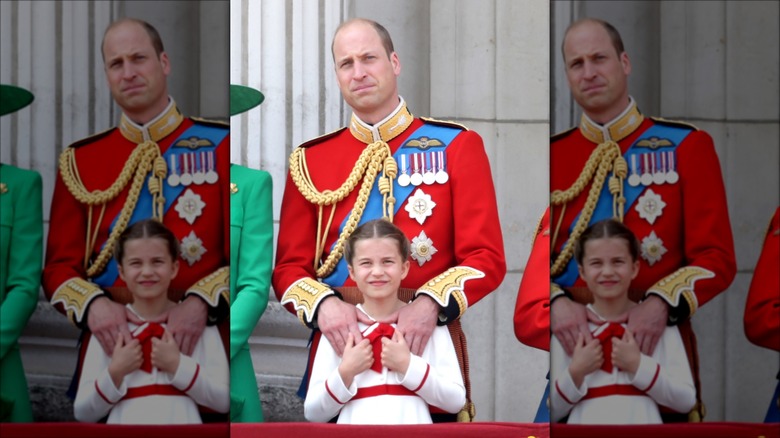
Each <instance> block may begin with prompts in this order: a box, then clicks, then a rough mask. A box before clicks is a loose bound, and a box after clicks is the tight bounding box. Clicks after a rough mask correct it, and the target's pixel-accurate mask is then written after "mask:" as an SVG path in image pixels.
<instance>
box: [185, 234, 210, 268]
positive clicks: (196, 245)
mask: <svg viewBox="0 0 780 438" xmlns="http://www.w3.org/2000/svg"><path fill="white" fill-rule="evenodd" d="M205 253H206V248H205V247H203V241H202V240H200V237H198V236H196V235H195V231H190V234H188V235H187V236H185V237H184V239H182V240H181V258H183V259H184V260H186V261H187V263H188V264H189V265H190V266H192V265H193V264H195V262H197V261H199V260H200V258H201V256H202V255H203V254H205Z"/></svg>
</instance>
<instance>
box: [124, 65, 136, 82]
mask: <svg viewBox="0 0 780 438" xmlns="http://www.w3.org/2000/svg"><path fill="white" fill-rule="evenodd" d="M135 74H136V73H135V67H133V66H132V65H131V63H129V62H126V63H124V65H122V78H123V79H132V78H133V77H135Z"/></svg>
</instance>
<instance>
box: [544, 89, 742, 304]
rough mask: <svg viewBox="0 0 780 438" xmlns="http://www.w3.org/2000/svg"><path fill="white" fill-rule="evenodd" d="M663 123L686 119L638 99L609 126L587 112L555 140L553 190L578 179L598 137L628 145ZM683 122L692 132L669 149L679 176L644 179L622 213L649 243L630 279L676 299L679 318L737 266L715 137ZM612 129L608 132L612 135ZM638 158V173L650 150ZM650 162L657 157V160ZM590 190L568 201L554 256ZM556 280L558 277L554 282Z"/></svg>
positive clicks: (719, 287)
mask: <svg viewBox="0 0 780 438" xmlns="http://www.w3.org/2000/svg"><path fill="white" fill-rule="evenodd" d="M656 124H673V125H675V126H681V125H679V124H674V122H668V121H662V120H658V119H650V118H645V117H643V116H642V115H641V114H640V113H639V111H638V110H636V105H635V104H634V102H633V100H632V102H631V105H630V106H629V108H627V109H626V111H625V112H624V113H623V114H622V115H621V116H620V117H618V118H617V119H616V120H615V121H613V122H611V123H609V124H607V127H606V128H604V129H603V130H602V129H600V128H599V127H598V126H597V125H595V124H594V123H593V122H590V121H589V120H588V119H587V117H583V123H582V124H581V126H580V129H577V130H571V131H569V132H567V133H564V134H562V135H559V136H556V137H554V138H553V139H552V141H551V144H550V160H551V162H552V163H553V165H552V168H551V172H550V190H551V191H552V192H555V191H556V190H565V189H568V188H569V187H571V186H572V184H573V183H574V182H575V180H576V179H577V177H578V176H579V175H580V173H581V172H582V169H583V166H584V163H585V162H586V161H587V160H588V157H589V156H590V154H591V153H592V152H593V150H594V149H595V148H596V147H597V146H598V144H599V143H602V142H603V141H604V140H608V139H609V138H607V137H608V136H611V137H612V139H613V140H617V143H618V145H619V146H620V150H621V152H623V153H625V152H626V150H627V149H628V148H629V147H630V146H631V145H632V144H634V143H635V142H636V141H637V140H638V139H639V138H640V136H641V135H642V134H643V133H644V132H645V131H647V130H648V129H650V128H651V127H653V126H654V125H656ZM682 127H683V128H688V129H692V132H690V133H689V134H688V135H687V137H685V138H684V140H683V141H682V142H681V143H680V144H679V145H677V147H676V150H675V152H674V153H673V154H670V155H671V156H672V157H673V158H672V159H671V160H669V162H668V163H667V166H666V167H667V169H674V170H675V171H676V172H677V174H678V175H679V177H678V178H677V181H676V182H668V181H667V182H664V183H661V184H657V183H655V182H653V183H652V184H650V185H649V186H647V187H645V188H644V190H643V192H642V195H641V196H640V197H639V198H638V199H637V200H636V202H634V204H633V205H631V206H627V210H626V211H625V216H624V219H623V223H624V224H626V225H627V226H628V227H629V228H630V229H631V230H632V231H633V232H634V234H635V235H636V237H637V239H639V243H640V246H641V249H642V251H641V252H642V255H641V256H640V269H639V275H637V277H636V278H635V279H634V281H633V282H632V283H631V289H632V290H635V291H639V292H640V293H641V294H642V295H644V294H645V293H646V292H648V291H649V293H655V294H657V295H658V296H660V297H661V298H663V299H664V300H666V301H667V303H669V304H670V306H672V309H670V317H671V318H673V319H675V318H676V319H684V318H687V317H689V316H691V315H693V313H694V312H695V311H696V309H697V308H698V307H699V306H701V305H703V304H705V303H706V302H707V301H709V300H711V299H712V298H713V297H715V295H717V294H719V293H720V292H722V291H723V290H725V289H726V288H727V287H728V285H729V284H731V281H732V280H733V279H734V275H735V274H736V262H735V258H734V242H733V239H732V236H731V226H730V223H729V216H728V208H727V206H726V193H725V189H724V185H723V178H722V176H721V170H720V163H719V162H718V156H717V155H716V153H715V148H714V146H713V143H712V138H711V137H710V136H709V135H708V134H707V133H706V132H704V131H699V130H696V129H695V128H692V127H689V126H687V125H685V126H682ZM605 133H608V134H607V135H606V136H605ZM664 140H665V139H658V142H657V143H656V144H650V145H649V146H647V147H643V148H641V149H640V148H637V149H639V150H641V151H642V152H643V153H647V154H649V153H652V152H655V151H658V152H661V151H665V150H666V149H669V148H670V147H671V146H673V145H667V143H666V142H664ZM669 143H671V142H669ZM638 158H639V159H638V160H637V161H638V162H636V163H631V162H629V163H627V164H628V166H629V173H639V172H640V168H641V167H642V166H643V165H644V164H645V160H644V159H642V158H644V157H643V156H640V157H638ZM647 162H648V163H649V164H652V163H650V160H647ZM632 164H634V165H633V166H632ZM661 167H662V166H661V163H656V167H655V169H656V170H659V172H658V173H661V172H660V169H661ZM649 170H651V171H652V169H649ZM628 178H630V176H629V177H628ZM628 178H627V179H628ZM626 182H627V181H624V187H625V185H626ZM605 184H607V183H606V182H605ZM650 191H652V193H654V194H655V195H654V196H653V195H652V193H650ZM586 197H587V189H586V190H583V191H582V193H580V195H579V196H577V197H576V198H574V199H573V200H572V201H571V202H568V203H567V204H566V209H565V212H564V217H563V222H562V226H561V227H560V230H559V231H558V235H557V238H554V239H553V242H552V247H553V254H552V255H553V257H556V255H557V254H558V253H559V252H560V251H561V247H562V246H563V243H564V242H566V241H567V240H568V239H569V229H570V226H571V224H572V223H573V222H574V221H575V217H576V216H577V215H578V214H579V212H580V211H582V209H583V205H584V204H585V199H586ZM664 204H665V205H664ZM643 207H644V208H643ZM562 211H563V208H562V207H557V206H553V214H552V216H551V224H552V225H551V226H552V229H553V236H555V226H556V223H557V221H558V220H559V217H560V214H561V212H562ZM642 216H645V217H642ZM594 219H595V218H594ZM598 219H606V218H598ZM553 275H554V274H553ZM556 280H557V279H556V278H553V281H554V282H557V281H556ZM559 285H560V286H562V287H564V288H565V287H570V286H571V285H569V284H560V283H559ZM574 286H584V282H583V281H582V279H580V278H577V280H576V282H575V283H574Z"/></svg>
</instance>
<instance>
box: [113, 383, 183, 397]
mask: <svg viewBox="0 0 780 438" xmlns="http://www.w3.org/2000/svg"><path fill="white" fill-rule="evenodd" d="M150 395H179V396H182V397H187V394H185V393H184V392H183V391H182V390H180V389H178V388H176V387H175V386H173V385H146V386H136V387H134V388H127V394H126V395H125V396H124V397H122V400H127V399H131V398H138V397H148V396H150Z"/></svg>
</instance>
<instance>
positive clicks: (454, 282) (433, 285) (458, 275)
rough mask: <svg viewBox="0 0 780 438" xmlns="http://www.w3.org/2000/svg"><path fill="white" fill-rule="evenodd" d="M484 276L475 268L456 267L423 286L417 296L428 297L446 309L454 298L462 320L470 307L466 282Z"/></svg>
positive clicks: (418, 290)
mask: <svg viewBox="0 0 780 438" xmlns="http://www.w3.org/2000/svg"><path fill="white" fill-rule="evenodd" d="M484 276H485V273H484V272H482V271H478V270H476V269H474V268H470V267H468V266H455V267H453V268H450V269H447V270H446V271H444V272H443V273H442V274H441V275H438V276H437V277H435V278H433V279H431V280H430V281H428V282H427V283H425V284H424V285H422V286H421V287H420V288H419V289H417V293H415V296H417V295H420V294H425V295H428V296H429V297H431V298H433V299H434V301H436V302H437V303H438V304H439V305H440V306H441V307H444V308H446V307H447V306H449V304H450V298H452V299H454V300H455V301H456V302H457V303H458V309H459V314H458V318H460V317H461V316H462V315H463V314H464V313H465V312H466V309H467V308H468V307H469V303H468V299H467V298H466V292H465V291H464V287H465V286H464V285H465V283H466V281H468V280H471V279H474V278H482V277H484Z"/></svg>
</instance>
